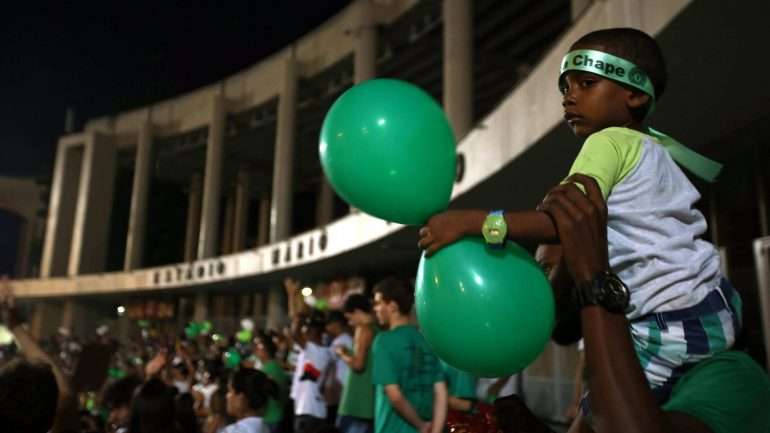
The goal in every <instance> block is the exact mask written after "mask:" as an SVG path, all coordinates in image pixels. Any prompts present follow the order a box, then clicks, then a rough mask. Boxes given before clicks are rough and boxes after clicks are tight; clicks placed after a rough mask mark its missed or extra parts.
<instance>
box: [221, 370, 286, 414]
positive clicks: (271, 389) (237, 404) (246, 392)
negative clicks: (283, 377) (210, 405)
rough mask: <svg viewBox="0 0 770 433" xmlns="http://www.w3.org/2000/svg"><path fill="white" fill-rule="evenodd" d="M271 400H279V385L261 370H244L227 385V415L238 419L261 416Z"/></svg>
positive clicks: (237, 372)
mask: <svg viewBox="0 0 770 433" xmlns="http://www.w3.org/2000/svg"><path fill="white" fill-rule="evenodd" d="M270 398H278V385H276V384H275V382H273V381H272V380H270V378H269V377H268V376H267V375H266V374H265V373H263V372H261V371H259V370H253V369H250V368H242V369H239V370H238V371H236V372H235V373H233V375H232V377H231V378H230V382H229V383H228V385H227V414H228V415H231V416H233V417H235V418H237V419H241V418H245V417H246V416H253V415H260V414H262V412H264V409H265V407H266V406H267V402H268V401H269V399H270Z"/></svg>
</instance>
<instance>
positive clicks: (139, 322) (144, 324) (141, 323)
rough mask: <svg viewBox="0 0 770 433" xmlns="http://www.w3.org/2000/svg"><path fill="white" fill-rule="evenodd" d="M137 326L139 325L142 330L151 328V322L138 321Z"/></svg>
mask: <svg viewBox="0 0 770 433" xmlns="http://www.w3.org/2000/svg"><path fill="white" fill-rule="evenodd" d="M136 324H137V325H138V326H139V327H140V328H142V329H145V328H149V327H150V321H149V320H137V321H136Z"/></svg>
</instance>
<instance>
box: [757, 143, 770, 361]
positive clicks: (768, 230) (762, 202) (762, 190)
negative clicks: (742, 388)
mask: <svg viewBox="0 0 770 433" xmlns="http://www.w3.org/2000/svg"><path fill="white" fill-rule="evenodd" d="M764 161H765V159H764V155H763V152H762V145H761V144H755V145H754V181H755V183H756V186H757V207H758V211H759V215H758V217H759V233H760V234H761V235H762V237H764V236H768V235H770V227H768V224H770V220H768V206H767V187H766V184H765V182H766V179H765V166H764V164H765V163H764ZM769 358H770V357H769Z"/></svg>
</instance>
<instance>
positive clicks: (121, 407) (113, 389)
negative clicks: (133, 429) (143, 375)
mask: <svg viewBox="0 0 770 433" xmlns="http://www.w3.org/2000/svg"><path fill="white" fill-rule="evenodd" d="M141 384H142V381H141V380H140V379H139V378H138V377H136V376H126V377H124V378H122V379H120V380H118V381H116V382H114V383H112V384H110V385H109V386H108V387H107V389H105V390H104V395H103V396H102V406H104V408H105V409H107V410H108V411H109V415H108V417H107V422H108V423H109V424H110V425H113V426H116V427H126V426H128V423H129V421H130V419H131V399H132V398H134V391H135V390H136V388H137V387H139V385H141Z"/></svg>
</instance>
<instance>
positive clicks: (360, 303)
mask: <svg viewBox="0 0 770 433" xmlns="http://www.w3.org/2000/svg"><path fill="white" fill-rule="evenodd" d="M356 310H361V311H363V312H364V313H371V312H372V301H371V300H370V299H369V298H368V297H367V296H364V295H362V294H360V293H353V294H352V295H350V296H348V299H346V300H345V305H344V306H343V307H342V311H344V312H346V313H353V312H354V311H356Z"/></svg>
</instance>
